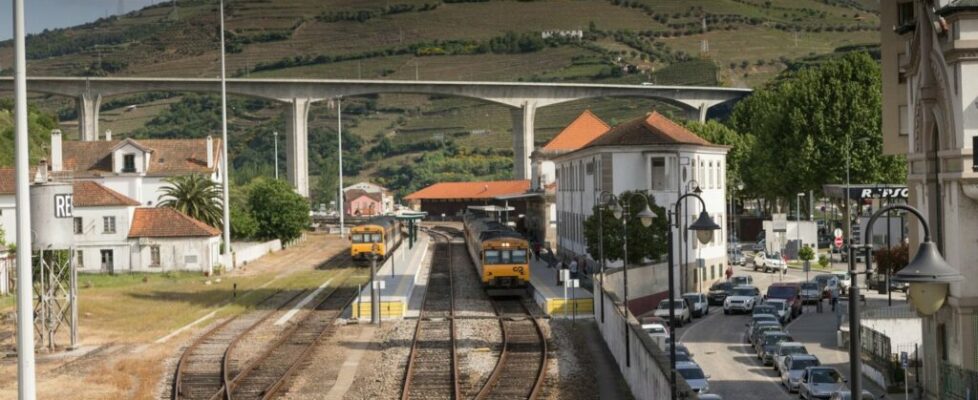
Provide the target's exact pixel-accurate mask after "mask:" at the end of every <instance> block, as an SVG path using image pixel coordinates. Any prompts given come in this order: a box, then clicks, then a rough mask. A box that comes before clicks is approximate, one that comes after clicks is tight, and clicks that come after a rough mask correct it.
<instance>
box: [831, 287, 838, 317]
mask: <svg viewBox="0 0 978 400" xmlns="http://www.w3.org/2000/svg"><path fill="white" fill-rule="evenodd" d="M829 296H831V299H832V311H835V304H836V303H838V302H839V285H835V286H833V287H832V289H830V290H829Z"/></svg>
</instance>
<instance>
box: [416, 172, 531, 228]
mask: <svg viewBox="0 0 978 400" xmlns="http://www.w3.org/2000/svg"><path fill="white" fill-rule="evenodd" d="M529 188H530V180H528V179H522V180H511V181H478V182H439V183H435V184H432V185H430V186H428V187H426V188H423V189H421V190H418V191H417V192H414V193H411V194H409V195H407V196H404V200H405V201H407V202H408V206H409V207H410V208H411V209H412V210H414V211H424V212H427V213H428V216H429V217H430V218H432V219H437V218H443V217H444V218H446V219H452V220H460V219H461V218H462V215H463V214H465V212H466V210H467V209H468V207H469V206H488V205H492V206H499V207H511V208H513V210H512V211H511V212H510V213H509V214H508V215H506V216H505V217H508V218H509V219H510V220H514V219H516V218H517V217H518V216H519V215H521V214H525V213H526V208H527V207H526V202H525V201H523V200H519V198H520V197H521V196H523V195H524V194H525V193H526V192H527V190H528V189H529Z"/></svg>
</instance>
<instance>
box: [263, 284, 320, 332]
mask: <svg viewBox="0 0 978 400" xmlns="http://www.w3.org/2000/svg"><path fill="white" fill-rule="evenodd" d="M330 282H333V278H329V280H327V281H326V282H323V284H322V285H319V287H318V288H316V290H314V291H313V292H312V293H309V295H307V296H306V297H304V298H303V299H302V301H300V302H298V303H297V304H296V305H294V306H292V309H291V310H289V312H287V313H285V315H283V316H282V318H279V319H278V321H275V326H282V325H285V323H286V322H289V320H290V319H292V317H294V316H295V314H297V313H298V312H299V309H300V308H302V307H305V305H306V304H309V302H310V301H312V299H314V298H315V297H316V295H318V294H319V292H322V291H323V289H325V288H326V286H328V285H329V284H330Z"/></svg>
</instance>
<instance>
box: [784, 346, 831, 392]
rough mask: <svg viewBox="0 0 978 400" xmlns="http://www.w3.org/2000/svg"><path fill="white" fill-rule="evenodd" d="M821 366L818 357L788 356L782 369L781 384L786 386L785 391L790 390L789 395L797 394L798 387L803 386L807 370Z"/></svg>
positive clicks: (806, 355) (807, 355)
mask: <svg viewBox="0 0 978 400" xmlns="http://www.w3.org/2000/svg"><path fill="white" fill-rule="evenodd" d="M819 365H821V363H820V362H819V361H818V357H815V356H813V355H811V354H795V355H791V356H788V357H787V358H785V360H784V365H783V366H782V367H781V384H782V385H784V387H785V389H788V392H789V393H794V392H797V391H798V387H799V386H801V378H802V376H803V375H804V374H805V370H806V369H807V368H808V367H817V366H819Z"/></svg>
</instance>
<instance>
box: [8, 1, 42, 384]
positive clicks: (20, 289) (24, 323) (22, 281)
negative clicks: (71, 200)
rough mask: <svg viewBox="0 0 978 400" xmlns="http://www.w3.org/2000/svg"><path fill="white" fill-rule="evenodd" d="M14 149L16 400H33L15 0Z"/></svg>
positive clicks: (23, 110)
mask: <svg viewBox="0 0 978 400" xmlns="http://www.w3.org/2000/svg"><path fill="white" fill-rule="evenodd" d="M13 12H14V149H15V155H16V157H15V161H14V162H15V165H16V178H15V181H16V193H17V194H16V204H17V216H16V219H17V261H16V262H17V398H18V399H19V400H34V399H35V398H36V397H37V394H36V393H35V388H34V378H35V375H34V310H33V303H34V301H33V300H34V296H33V289H34V283H33V280H34V279H33V275H32V272H31V247H33V246H32V245H31V203H30V200H31V195H30V185H29V177H28V175H30V173H29V172H30V170H29V169H30V164H29V162H28V152H27V142H28V138H27V57H26V55H25V54H26V53H25V51H26V47H25V44H24V0H14V10H13Z"/></svg>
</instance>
